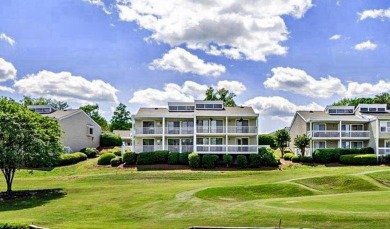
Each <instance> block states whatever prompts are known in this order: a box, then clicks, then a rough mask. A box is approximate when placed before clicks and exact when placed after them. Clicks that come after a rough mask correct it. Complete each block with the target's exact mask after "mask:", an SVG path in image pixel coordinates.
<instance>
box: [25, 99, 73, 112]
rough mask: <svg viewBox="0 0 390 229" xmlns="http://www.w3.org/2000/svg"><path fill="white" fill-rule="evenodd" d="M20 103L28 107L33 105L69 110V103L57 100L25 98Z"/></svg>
mask: <svg viewBox="0 0 390 229" xmlns="http://www.w3.org/2000/svg"><path fill="white" fill-rule="evenodd" d="M20 103H21V104H22V105H23V106H25V107H27V106H31V105H50V106H52V107H53V108H54V109H56V110H65V109H67V108H69V105H68V103H67V102H64V101H58V100H55V99H48V98H44V97H39V98H31V97H30V96H23V99H22V100H20Z"/></svg>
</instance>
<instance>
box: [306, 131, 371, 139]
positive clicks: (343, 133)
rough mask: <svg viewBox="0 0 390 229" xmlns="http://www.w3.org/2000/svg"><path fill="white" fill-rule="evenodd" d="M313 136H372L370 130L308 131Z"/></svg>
mask: <svg viewBox="0 0 390 229" xmlns="http://www.w3.org/2000/svg"><path fill="white" fill-rule="evenodd" d="M307 135H308V136H309V137H311V138H340V136H341V137H342V138H370V131H338V130H319V131H317V130H315V131H308V132H307Z"/></svg>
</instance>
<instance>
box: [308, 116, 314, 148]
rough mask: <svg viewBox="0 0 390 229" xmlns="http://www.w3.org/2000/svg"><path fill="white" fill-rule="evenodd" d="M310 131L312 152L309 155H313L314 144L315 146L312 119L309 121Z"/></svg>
mask: <svg viewBox="0 0 390 229" xmlns="http://www.w3.org/2000/svg"><path fill="white" fill-rule="evenodd" d="M309 133H310V136H311V140H310V152H309V154H310V155H309V156H313V150H314V146H313V136H314V134H313V123H312V122H311V121H310V123H309Z"/></svg>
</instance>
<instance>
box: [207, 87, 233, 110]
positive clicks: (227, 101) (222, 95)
mask: <svg viewBox="0 0 390 229" xmlns="http://www.w3.org/2000/svg"><path fill="white" fill-rule="evenodd" d="M234 97H236V94H234V93H233V92H229V90H226V89H225V88H221V89H219V90H218V91H216V92H214V88H212V87H210V88H209V89H207V90H206V97H205V99H204V100H205V101H216V100H221V101H223V105H224V106H225V107H234V106H236V102H235V101H234Z"/></svg>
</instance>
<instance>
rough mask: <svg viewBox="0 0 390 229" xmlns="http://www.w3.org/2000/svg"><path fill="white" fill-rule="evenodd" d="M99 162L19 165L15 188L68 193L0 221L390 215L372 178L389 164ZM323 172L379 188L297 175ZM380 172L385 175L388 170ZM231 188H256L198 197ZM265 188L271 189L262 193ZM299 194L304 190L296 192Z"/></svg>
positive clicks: (166, 222) (352, 219)
mask: <svg viewBox="0 0 390 229" xmlns="http://www.w3.org/2000/svg"><path fill="white" fill-rule="evenodd" d="M95 164H96V159H93V160H88V161H85V162H81V163H79V164H76V165H72V166H66V167H60V168H55V169H53V170H52V171H34V174H33V175H30V174H29V173H28V172H27V171H23V170H22V171H18V172H17V174H16V178H15V183H14V188H15V190H26V189H57V188H59V189H62V190H63V192H64V193H65V195H63V196H60V197H55V198H45V199H35V200H26V201H24V202H23V204H18V203H14V204H12V205H10V204H5V203H4V202H2V203H0V223H1V222H5V221H6V222H14V223H23V224H24V223H31V222H34V224H37V225H41V226H45V227H49V228H187V227H189V226H193V225H210V226H219V225H223V226H267V227H271V226H277V225H278V223H279V219H282V225H283V226H284V227H310V228H386V227H388V219H389V218H390V209H389V208H390V207H389V206H390V202H389V201H390V198H386V196H388V195H389V194H390V191H389V190H390V188H389V189H388V188H386V186H383V185H381V184H380V183H379V182H376V181H375V180H374V179H372V178H371V177H374V176H376V173H371V174H369V172H375V171H383V170H387V169H388V168H387V167H382V166H362V167H332V168H328V167H324V166H317V167H308V166H294V167H291V168H288V169H286V170H283V171H278V170H275V171H249V170H243V171H191V170H183V171H145V172H137V171H136V170H135V169H121V168H105V167H96V166H95ZM389 171H390V170H389ZM365 173H367V175H364V174H365ZM320 174H324V176H327V177H329V176H336V177H343V176H344V175H346V176H347V177H349V176H350V175H351V174H354V176H356V177H357V178H362V179H364V180H367V181H369V180H371V181H372V182H369V183H371V184H372V185H374V186H378V188H377V189H375V188H374V189H371V188H370V189H371V190H368V189H367V188H366V187H367V185H363V186H361V185H358V186H354V190H355V191H354V192H352V193H333V192H334V190H332V191H327V190H324V189H321V188H320V187H318V186H320V185H312V186H310V187H309V186H308V185H305V184H300V183H299V182H297V180H296V179H308V178H312V177H313V176H319V175H320ZM378 174H380V175H378V176H380V177H382V178H381V179H382V180H385V178H386V176H387V175H383V174H384V173H383V174H382V172H381V173H378ZM387 177H388V176H387ZM375 179H376V178H375ZM378 179H379V178H378ZM295 182H296V183H295ZM358 182H359V184H360V183H364V182H360V181H358ZM311 183H315V182H311ZM232 186H238V187H247V188H244V190H245V191H247V193H248V191H249V193H251V192H253V191H254V194H253V193H251V194H239V193H233V194H231V199H226V200H221V199H220V198H219V197H218V195H220V194H218V195H216V196H217V198H214V197H207V199H203V198H198V197H197V196H198V195H201V193H202V192H204V191H205V190H212V189H213V188H223V187H232ZM253 187H254V188H253ZM277 187H278V188H277ZM280 187H285V188H282V189H280ZM358 187H364V188H363V189H364V190H360V189H359V188H358ZM228 189H229V188H228ZM320 189H321V190H320ZM217 190H218V189H217ZM372 190H374V191H372ZM375 190H376V191H375ZM0 191H5V185H4V183H0ZM241 191H242V190H241ZM259 191H260V193H262V192H264V193H265V194H264V195H263V194H260V195H259V194H258V193H259ZM278 192H279V193H278ZM296 192H302V193H299V194H296V195H299V196H293V197H291V196H290V195H292V193H296ZM343 192H344V191H343ZM311 193H314V194H315V195H310V194H311ZM303 194H304V195H303ZM307 194H309V195H307ZM294 195H295V194H294ZM249 197H250V198H249ZM276 197H277V198H276Z"/></svg>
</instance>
